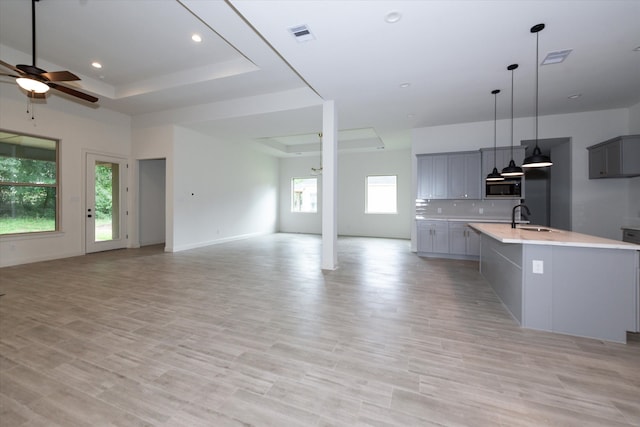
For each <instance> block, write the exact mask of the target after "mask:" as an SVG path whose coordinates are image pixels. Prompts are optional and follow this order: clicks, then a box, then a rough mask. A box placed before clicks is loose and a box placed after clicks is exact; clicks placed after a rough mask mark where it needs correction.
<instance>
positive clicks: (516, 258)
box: [480, 234, 522, 324]
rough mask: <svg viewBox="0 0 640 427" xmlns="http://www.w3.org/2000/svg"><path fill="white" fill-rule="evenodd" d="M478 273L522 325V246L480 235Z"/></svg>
mask: <svg viewBox="0 0 640 427" xmlns="http://www.w3.org/2000/svg"><path fill="white" fill-rule="evenodd" d="M480 244H481V249H480V251H481V254H482V256H481V259H480V272H481V273H482V275H483V276H484V278H485V279H486V280H487V282H489V284H490V285H491V287H492V288H493V291H494V292H495V293H496V295H497V296H498V298H500V300H501V301H502V303H503V304H504V306H505V307H506V308H507V310H509V312H510V313H511V315H512V316H513V317H514V318H515V319H516V320H517V321H518V323H519V324H522V267H521V265H522V245H519V244H513V243H507V244H505V243H500V242H498V241H497V240H495V239H493V238H491V237H489V236H487V235H485V234H482V235H481V243H480Z"/></svg>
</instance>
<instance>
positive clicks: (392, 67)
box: [0, 0, 640, 156]
mask: <svg viewBox="0 0 640 427" xmlns="http://www.w3.org/2000/svg"><path fill="white" fill-rule="evenodd" d="M30 7H31V5H30V2H29V1H26V0H0V59H2V60H3V61H5V62H8V63H10V64H17V63H30V62H31V21H30ZM36 10H37V44H38V51H37V64H38V66H40V67H41V68H45V69H47V70H48V71H57V70H62V69H67V70H70V71H72V72H74V73H75V74H77V75H79V76H80V77H81V78H82V80H81V81H80V82H78V83H77V85H78V87H79V88H81V90H84V91H87V92H90V93H93V94H95V95H96V96H98V97H99V98H100V101H99V108H109V109H113V110H116V111H120V112H123V113H126V114H129V115H132V116H134V122H135V121H137V122H138V123H153V122H154V121H156V122H161V121H163V120H167V118H168V117H171V120H174V121H177V122H179V123H180V124H182V125H185V126H189V127H192V128H194V129H196V130H198V131H201V132H206V133H211V134H215V135H218V136H222V137H225V138H227V139H230V140H232V141H238V142H246V143H253V144H256V145H257V146H259V147H262V149H264V150H266V151H269V152H271V153H273V154H275V155H282V156H289V155H296V154H297V153H300V152H303V153H307V152H311V151H315V150H316V149H317V148H314V147H317V146H319V144H318V142H317V133H318V132H319V131H320V128H321V124H322V117H321V114H322V108H321V102H322V100H323V99H324V100H335V102H336V107H337V110H338V123H339V127H340V129H341V132H340V135H339V140H340V143H341V144H343V145H344V147H345V148H350V149H366V148H369V149H376V148H379V147H381V146H384V147H386V148H387V149H394V148H403V147H408V146H409V144H410V129H411V128H414V127H423V126H433V125H443V124H453V123H462V122H472V121H482V120H490V119H492V118H493V95H491V94H490V92H491V90H493V89H496V88H497V89H502V93H501V95H499V98H498V109H499V118H506V117H508V116H509V99H510V98H509V97H510V84H511V75H510V72H508V71H507V70H506V67H507V65H509V64H511V63H518V64H519V65H520V66H519V68H518V69H517V70H516V71H515V72H514V81H515V90H514V97H515V101H514V110H515V116H516V117H520V116H531V115H533V114H534V111H535V102H534V100H535V53H536V50H535V49H536V38H535V35H534V34H532V33H530V31H529V29H530V28H531V26H533V25H535V24H538V23H545V24H546V29H545V30H543V31H542V32H541V33H540V58H541V59H542V58H543V57H544V56H545V55H546V54H547V53H548V52H551V51H556V50H561V49H573V52H572V53H571V54H570V55H569V57H568V58H567V60H566V61H565V62H563V63H561V64H557V65H545V66H541V67H540V68H539V76H540V114H541V115H547V114H559V113H570V112H581V111H589V110H600V109H609V108H626V107H629V106H631V105H634V104H636V103H638V102H640V51H634V48H637V47H638V46H640V1H638V0H626V1H616V0H603V1H597V0H593V1H576V0H571V1H561V0H556V1H549V0H538V1H526V0H511V1H507V0H498V1H483V0H477V1H469V0H462V1H457V0H424V1H417V0H413V1H384V0H379V1H364V0H362V1H356V0H353V1H338V0H333V1H327V0H325V1H309V0H298V1H291V0H283V1H275V0H229V1H220V0H218V1H216V0H212V1H202V0H181V1H180V2H178V1H176V0H135V1H134V0H41V1H39V2H38V3H37V4H36ZM390 12H397V13H399V15H400V20H399V21H398V22H396V23H391V24H390V23H387V22H385V17H386V16H387V14H388V13H390ZM301 24H305V25H307V26H308V27H309V29H310V30H311V32H312V34H313V35H314V37H315V38H314V40H311V41H308V42H304V43H299V42H298V41H296V40H295V38H294V37H293V36H292V35H291V33H290V32H289V30H288V29H289V28H290V27H293V26H298V25H301ZM192 33H200V34H201V35H202V36H203V39H204V41H203V42H202V43H200V44H195V43H193V42H192V41H191V39H190V37H191V34H192ZM96 60H97V61H100V62H102V63H103V65H104V67H103V68H102V69H101V70H96V69H93V68H92V67H91V65H90V64H91V62H92V61H96ZM5 71H6V70H5ZM2 80H3V82H4V83H3V84H13V83H12V82H10V81H7V79H6V78H3V79H2ZM402 83H409V86H408V87H406V88H402V87H400V85H401V84H402ZM18 90H19V89H18V88H17V87H16V91H18ZM573 94H582V96H581V97H580V98H578V99H568V97H569V96H570V95H573ZM49 96H61V95H58V94H53V95H49Z"/></svg>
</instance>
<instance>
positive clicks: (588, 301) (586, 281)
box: [552, 246, 638, 342]
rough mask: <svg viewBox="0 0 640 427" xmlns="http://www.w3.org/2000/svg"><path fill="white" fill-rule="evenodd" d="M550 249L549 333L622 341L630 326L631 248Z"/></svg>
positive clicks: (632, 319) (633, 287)
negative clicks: (550, 325)
mask: <svg viewBox="0 0 640 427" xmlns="http://www.w3.org/2000/svg"><path fill="white" fill-rule="evenodd" d="M552 249H553V266H552V269H553V271H552V275H553V304H552V305H553V308H552V310H553V313H552V316H553V331H554V332H561V333H566V334H570V335H577V336H583V337H589V338H596V339H603V340H609V341H617V342H626V331H633V330H634V329H635V315H636V304H637V302H636V301H634V300H635V299H636V269H637V268H638V255H637V252H636V251H626V250H616V249H597V248H580V247H561V246H554V247H553V248H552Z"/></svg>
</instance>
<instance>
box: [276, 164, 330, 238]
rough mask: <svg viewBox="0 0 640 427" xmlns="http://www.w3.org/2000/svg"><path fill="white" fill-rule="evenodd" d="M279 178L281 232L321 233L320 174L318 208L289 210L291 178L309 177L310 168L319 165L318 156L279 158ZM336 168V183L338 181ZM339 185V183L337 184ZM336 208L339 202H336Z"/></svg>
mask: <svg viewBox="0 0 640 427" xmlns="http://www.w3.org/2000/svg"><path fill="white" fill-rule="evenodd" d="M279 163H280V179H279V188H280V191H279V194H280V197H279V201H278V207H279V215H278V217H279V226H278V231H280V232H282V233H310V234H320V233H322V216H321V215H322V214H321V212H322V175H320V176H318V177H317V178H318V205H317V206H318V210H317V212H316V213H309V212H291V179H292V178H311V177H312V175H311V168H319V167H320V156H310V157H289V158H281V159H280V161H279ZM340 173H341V171H340V168H338V183H339V182H340V181H339V180H340ZM338 185H339V184H338ZM338 209H340V204H339V203H338Z"/></svg>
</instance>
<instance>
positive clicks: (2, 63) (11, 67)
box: [0, 60, 24, 74]
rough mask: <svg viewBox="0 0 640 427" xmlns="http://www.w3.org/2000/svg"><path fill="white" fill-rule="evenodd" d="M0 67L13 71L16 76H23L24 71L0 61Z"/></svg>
mask: <svg viewBox="0 0 640 427" xmlns="http://www.w3.org/2000/svg"><path fill="white" fill-rule="evenodd" d="M0 65H2V66H3V67H4V68H8V69H9V70H12V71H15V72H16V73H18V74H24V71H22V70H20V69H19V68H16V67H14V66H13V65H11V64H7V63H6V62H4V61H3V60H0Z"/></svg>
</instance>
